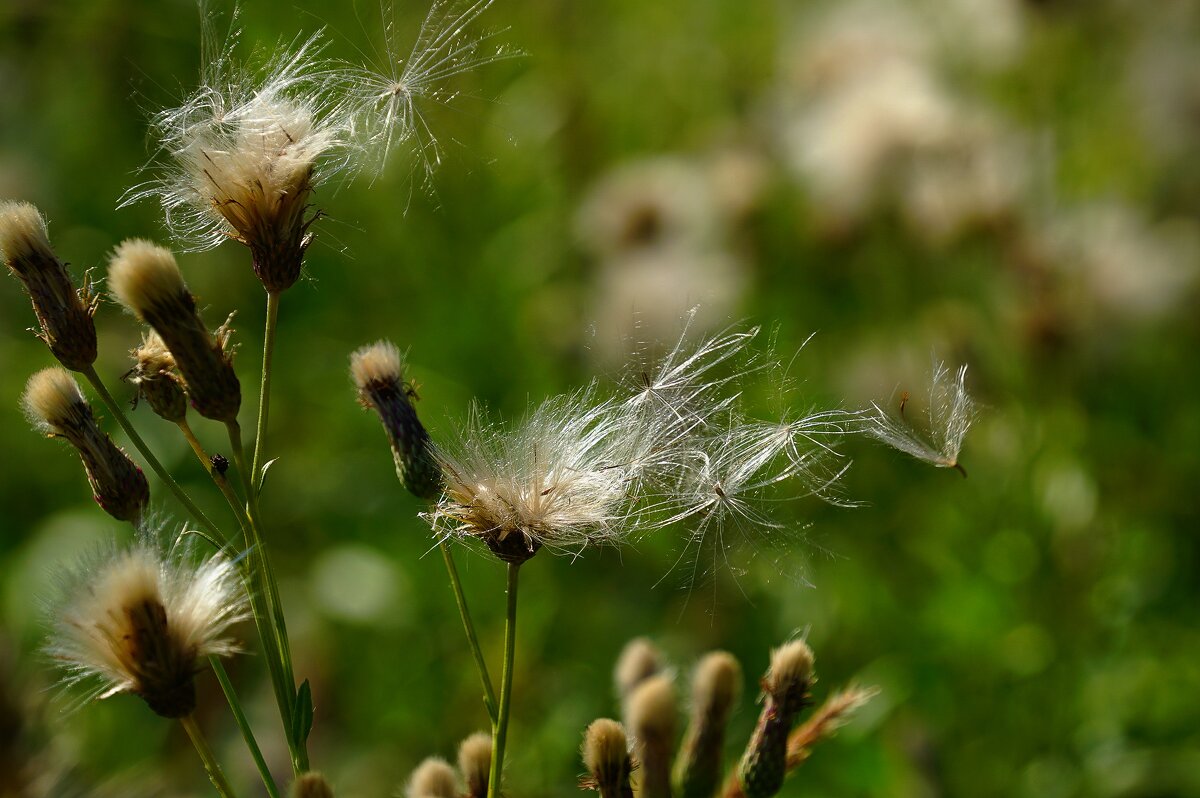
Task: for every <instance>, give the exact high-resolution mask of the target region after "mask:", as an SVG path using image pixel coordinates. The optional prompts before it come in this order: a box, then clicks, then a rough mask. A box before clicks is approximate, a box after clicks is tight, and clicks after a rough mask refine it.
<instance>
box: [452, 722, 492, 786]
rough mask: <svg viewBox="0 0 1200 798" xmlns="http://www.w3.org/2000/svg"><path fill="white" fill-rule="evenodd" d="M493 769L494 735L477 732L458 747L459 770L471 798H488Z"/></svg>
mask: <svg viewBox="0 0 1200 798" xmlns="http://www.w3.org/2000/svg"><path fill="white" fill-rule="evenodd" d="M491 767H492V735H490V734H488V733H487V732H475V733H474V734H472V735H471V736H470V737H468V738H466V739H465V740H463V741H462V743H460V744H459V746H458V770H459V772H461V773H462V776H463V780H464V781H466V783H467V795H468V796H469V798H486V796H487V788H488V776H489V771H490V770H491Z"/></svg>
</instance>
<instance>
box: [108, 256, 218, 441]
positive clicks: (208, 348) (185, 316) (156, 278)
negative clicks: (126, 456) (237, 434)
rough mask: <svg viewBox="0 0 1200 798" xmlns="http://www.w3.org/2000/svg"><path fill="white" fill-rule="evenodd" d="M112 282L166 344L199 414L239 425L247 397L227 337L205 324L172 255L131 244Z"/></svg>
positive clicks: (115, 260)
mask: <svg viewBox="0 0 1200 798" xmlns="http://www.w3.org/2000/svg"><path fill="white" fill-rule="evenodd" d="M108 282H109V287H110V288H111V289H112V292H113V294H114V295H115V296H116V298H117V300H118V301H119V302H120V303H121V304H122V305H124V306H125V307H126V308H128V309H129V310H131V311H132V312H133V313H134V315H136V316H137V317H138V318H139V319H141V320H142V321H144V322H145V323H146V324H149V325H150V326H151V327H153V328H154V331H155V332H156V333H158V335H159V336H160V337H161V338H162V340H163V342H164V343H165V344H166V347H167V349H168V350H169V351H170V353H171V356H172V357H173V358H174V359H175V365H176V367H177V368H178V369H179V372H180V373H181V374H182V375H183V378H184V380H185V381H186V383H187V389H188V395H189V396H190V397H191V400H192V407H194V408H196V412H197V413H199V414H200V415H202V416H204V417H205V418H211V419H215V420H217V421H234V420H236V419H237V413H238V408H239V407H240V406H241V402H242V392H241V385H240V383H239V382H238V378H237V374H236V373H235V372H234V370H233V362H232V357H231V356H230V355H229V353H228V352H227V351H226V348H225V346H224V337H225V336H224V335H219V336H217V337H214V336H213V334H212V333H210V332H209V331H208V328H207V327H205V326H204V322H203V321H201V320H200V315H199V313H197V311H196V301H195V299H194V298H193V297H192V295H191V293H189V292H188V289H187V286H186V285H185V284H184V282H183V274H181V273H180V271H179V266H178V265H176V263H175V257H174V256H173V255H172V254H171V252H170V250H167V249H164V248H163V247H159V246H156V245H154V244H152V243H150V242H149V241H142V240H139V239H130V240H128V241H125V242H124V243H122V244H121V245H120V246H118V247H117V250H116V252H115V253H113V257H112V260H111V261H110V263H109V267H108ZM224 329H225V328H222V330H224Z"/></svg>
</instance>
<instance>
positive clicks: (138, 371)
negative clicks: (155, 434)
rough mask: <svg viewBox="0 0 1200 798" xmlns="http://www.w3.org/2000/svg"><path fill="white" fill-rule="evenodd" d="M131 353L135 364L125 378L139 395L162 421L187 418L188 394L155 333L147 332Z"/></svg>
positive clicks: (165, 348)
mask: <svg viewBox="0 0 1200 798" xmlns="http://www.w3.org/2000/svg"><path fill="white" fill-rule="evenodd" d="M132 354H133V358H134V360H135V361H136V364H135V365H134V367H133V369H132V370H131V371H130V372H129V375H128V377H129V380H130V382H132V383H133V384H134V385H135V386H137V390H138V396H140V397H141V398H143V399H145V400H146V402H147V403H148V404H149V405H150V409H151V410H153V411H154V412H155V413H156V414H158V416H160V417H161V418H164V419H166V420H167V421H174V422H179V421H183V419H184V418H185V417H186V416H187V393H186V392H185V390H184V384H183V378H182V377H180V376H179V374H177V373H176V370H175V358H174V356H173V355H172V354H171V350H169V349H167V345H166V344H165V343H163V340H162V338H161V337H159V335H158V333H156V332H153V331H151V332H149V333H147V334H146V335H144V336H143V337H142V345H141V346H139V347H138V348H137V349H135V350H133V353H132Z"/></svg>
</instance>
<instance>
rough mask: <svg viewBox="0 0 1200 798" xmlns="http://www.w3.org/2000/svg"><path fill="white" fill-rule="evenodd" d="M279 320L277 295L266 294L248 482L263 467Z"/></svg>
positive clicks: (253, 478) (254, 479)
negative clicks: (272, 366)
mask: <svg viewBox="0 0 1200 798" xmlns="http://www.w3.org/2000/svg"><path fill="white" fill-rule="evenodd" d="M278 319H279V294H275V293H272V292H270V291H268V292H267V321H266V326H265V327H264V328H263V356H262V382H261V383H260V384H259V390H258V426H257V427H256V428H255V430H254V468H253V470H252V471H251V472H250V481H251V482H257V481H258V479H259V469H260V468H262V465H263V444H264V442H265V441H266V439H267V414H268V413H269V412H270V410H271V355H273V354H274V352H275V322H276V321H277V320H278Z"/></svg>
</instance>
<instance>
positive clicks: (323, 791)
mask: <svg viewBox="0 0 1200 798" xmlns="http://www.w3.org/2000/svg"><path fill="white" fill-rule="evenodd" d="M292 798H333V787H331V786H330V785H329V782H328V781H326V780H325V777H324V776H322V775H321V774H320V773H316V772H314V771H309V772H308V773H302V774H301V775H300V776H298V777H297V778H296V780H295V781H294V782H292Z"/></svg>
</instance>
